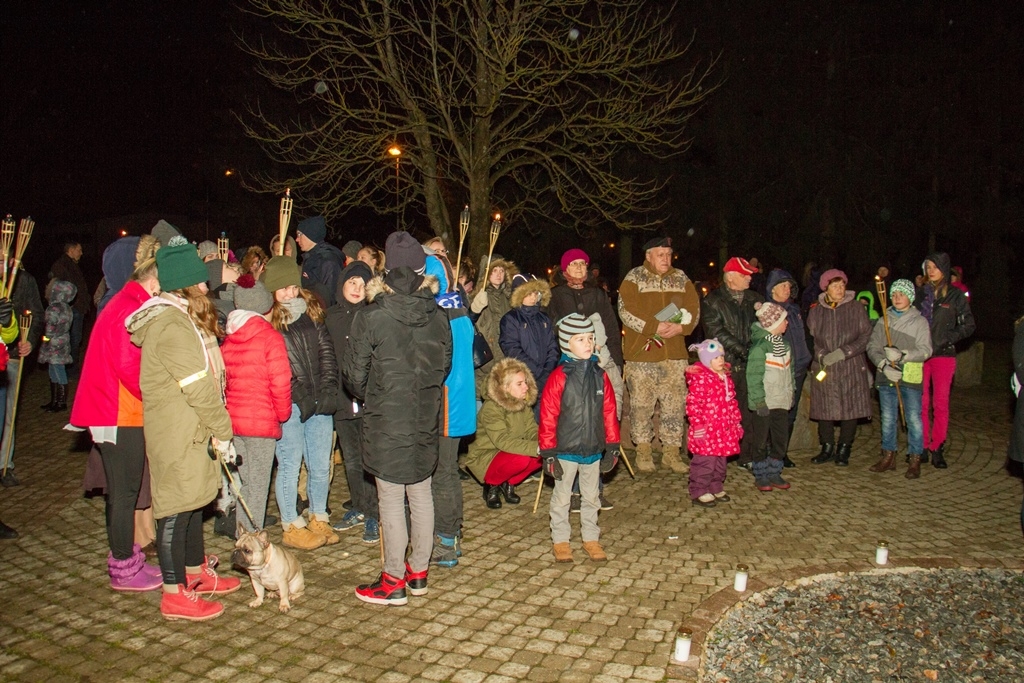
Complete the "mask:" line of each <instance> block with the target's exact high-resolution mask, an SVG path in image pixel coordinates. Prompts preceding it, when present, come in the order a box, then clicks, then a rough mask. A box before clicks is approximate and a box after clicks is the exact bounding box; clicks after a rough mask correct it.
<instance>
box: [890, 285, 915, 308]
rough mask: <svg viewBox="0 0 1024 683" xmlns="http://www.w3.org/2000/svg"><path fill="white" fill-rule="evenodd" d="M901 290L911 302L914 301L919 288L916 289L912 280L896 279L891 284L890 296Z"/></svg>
mask: <svg viewBox="0 0 1024 683" xmlns="http://www.w3.org/2000/svg"><path fill="white" fill-rule="evenodd" d="M896 292H899V293H901V294H903V295H904V296H906V297H907V298H908V299H910V303H914V297H915V296H916V295H917V290H915V289H914V283H913V282H911V281H910V280H896V281H895V282H893V283H892V284H891V285H889V298H892V295H893V294H894V293H896Z"/></svg>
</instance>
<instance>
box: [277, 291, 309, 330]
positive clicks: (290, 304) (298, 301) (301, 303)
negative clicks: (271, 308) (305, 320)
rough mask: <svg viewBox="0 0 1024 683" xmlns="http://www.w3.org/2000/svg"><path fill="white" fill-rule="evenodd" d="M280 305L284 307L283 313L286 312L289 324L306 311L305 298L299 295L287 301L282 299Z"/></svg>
mask: <svg viewBox="0 0 1024 683" xmlns="http://www.w3.org/2000/svg"><path fill="white" fill-rule="evenodd" d="M281 306H283V307H284V310H285V313H287V314H288V324H289V325H291V324H292V323H293V322H295V321H296V320H298V319H299V317H300V316H301V315H302V314H303V313H305V312H306V300H305V299H303V298H302V297H301V296H297V297H295V298H294V299H289V300H288V301H282V302H281Z"/></svg>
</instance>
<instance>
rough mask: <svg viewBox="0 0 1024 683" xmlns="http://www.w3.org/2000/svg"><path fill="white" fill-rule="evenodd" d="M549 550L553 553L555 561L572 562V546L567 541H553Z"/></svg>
mask: <svg viewBox="0 0 1024 683" xmlns="http://www.w3.org/2000/svg"><path fill="white" fill-rule="evenodd" d="M551 552H552V553H554V554H555V562H572V546H571V545H569V544H568V543H555V544H554V545H553V546H551Z"/></svg>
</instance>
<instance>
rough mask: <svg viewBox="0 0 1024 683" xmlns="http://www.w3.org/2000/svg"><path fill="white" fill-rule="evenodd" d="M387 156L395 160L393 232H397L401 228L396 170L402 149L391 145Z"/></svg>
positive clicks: (400, 160) (400, 159)
mask: <svg viewBox="0 0 1024 683" xmlns="http://www.w3.org/2000/svg"><path fill="white" fill-rule="evenodd" d="M388 154H390V155H391V156H393V157H394V158H395V230H396V231H397V230H398V229H399V228H400V226H401V218H402V214H401V213H400V212H399V206H400V205H401V199H400V197H399V194H398V190H399V182H398V180H399V178H398V168H399V164H401V163H402V148H401V147H399V146H398V145H391V146H390V147H388Z"/></svg>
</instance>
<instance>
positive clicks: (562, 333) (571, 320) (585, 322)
mask: <svg viewBox="0 0 1024 683" xmlns="http://www.w3.org/2000/svg"><path fill="white" fill-rule="evenodd" d="M555 326H556V327H557V328H558V348H560V349H562V353H566V354H568V355H570V356H572V355H573V354H572V353H571V352H570V351H569V340H570V339H572V338H573V337H575V336H576V335H577V334H594V323H592V322H591V321H590V318H586V317H584V316H582V315H580V314H579V313H570V314H569V315H567V316H565V317H564V318H562V319H561V320H559V321H558V322H557V323H555ZM573 357H575V356H573Z"/></svg>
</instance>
